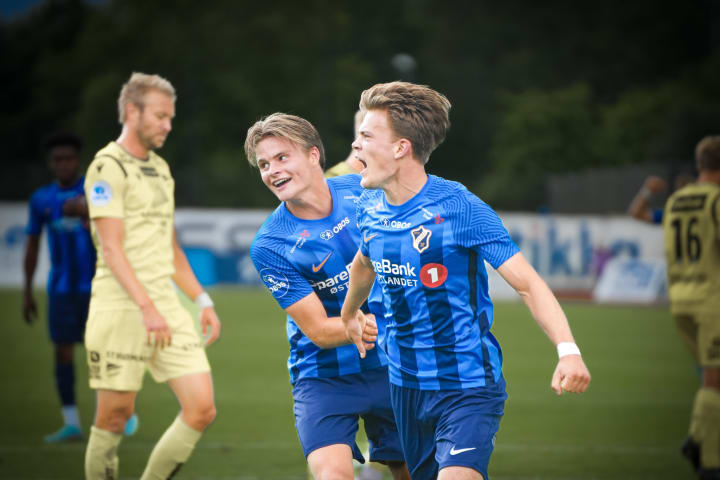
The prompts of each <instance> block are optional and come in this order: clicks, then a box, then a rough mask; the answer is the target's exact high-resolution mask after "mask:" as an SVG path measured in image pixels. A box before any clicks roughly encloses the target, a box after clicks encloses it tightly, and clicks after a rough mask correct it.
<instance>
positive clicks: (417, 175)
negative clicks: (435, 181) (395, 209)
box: [382, 159, 428, 205]
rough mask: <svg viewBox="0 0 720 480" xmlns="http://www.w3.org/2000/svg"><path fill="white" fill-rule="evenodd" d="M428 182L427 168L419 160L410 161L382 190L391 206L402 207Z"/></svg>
mask: <svg viewBox="0 0 720 480" xmlns="http://www.w3.org/2000/svg"><path fill="white" fill-rule="evenodd" d="M427 180H428V176H427V173H426V172H425V166H424V165H422V164H421V163H419V162H418V161H417V160H413V159H410V160H409V162H408V163H407V164H406V165H403V166H401V168H400V169H398V171H397V173H396V174H395V175H394V176H393V178H392V179H391V180H390V181H389V182H388V183H386V184H385V185H383V187H382V189H383V191H384V192H385V198H386V199H387V202H388V203H389V204H390V205H402V204H403V203H405V202H407V201H408V200H410V199H411V198H413V197H414V196H415V195H417V194H418V193H419V192H420V190H422V188H423V187H424V186H425V183H426V182H427Z"/></svg>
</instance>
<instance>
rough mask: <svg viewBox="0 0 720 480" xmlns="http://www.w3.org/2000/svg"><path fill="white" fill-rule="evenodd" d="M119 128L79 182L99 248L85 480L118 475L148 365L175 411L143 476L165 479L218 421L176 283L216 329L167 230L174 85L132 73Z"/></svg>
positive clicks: (207, 329) (206, 325)
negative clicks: (169, 393)
mask: <svg viewBox="0 0 720 480" xmlns="http://www.w3.org/2000/svg"><path fill="white" fill-rule="evenodd" d="M118 109H119V116H120V123H121V124H122V133H121V134H120V137H119V138H118V140H117V141H115V142H110V143H109V144H108V145H107V146H106V147H105V148H103V149H102V150H100V151H99V152H98V153H97V155H96V156H95V159H94V160H93V162H92V163H91V164H90V167H89V168H88V172H87V175H86V180H85V192H86V196H87V199H88V208H89V214H90V218H91V219H92V225H91V228H92V237H93V241H94V243H95V246H96V248H97V251H98V260H97V268H96V273H95V277H94V279H93V283H92V297H91V301H90V313H89V317H88V323H87V330H86V334H85V345H86V349H87V355H88V365H89V376H90V387H91V388H94V389H96V390H97V412H96V416H95V425H94V426H93V427H92V430H91V434H90V439H89V441H88V445H87V451H86V455H85V474H86V477H87V478H88V479H103V480H108V479H116V478H118V457H117V448H118V446H119V444H120V440H121V439H122V435H121V432H122V429H123V427H124V425H125V421H126V420H127V419H128V418H129V417H130V415H132V413H133V409H134V405H135V398H136V396H137V392H138V391H139V390H140V388H141V386H142V379H143V375H144V373H145V369H146V368H147V369H148V370H150V373H151V374H152V376H153V378H154V379H155V381H157V382H167V383H168V385H169V386H170V388H171V389H172V390H173V392H174V393H175V395H176V397H177V399H178V402H179V403H180V408H181V410H180V413H179V415H178V416H177V418H176V419H175V421H174V422H173V423H172V425H170V427H169V428H168V429H167V430H166V432H165V434H164V435H163V436H162V437H161V438H160V440H159V441H158V443H157V444H156V445H155V447H154V449H153V451H152V453H151V454H150V459H149V461H148V464H147V466H146V468H145V471H144V473H143V474H142V477H141V478H142V479H166V478H170V477H171V476H172V475H173V474H174V473H175V472H177V470H178V469H179V468H180V467H181V466H182V465H183V464H184V463H185V462H186V461H187V459H188V458H189V457H190V454H191V453H192V450H193V448H194V446H195V444H196V443H197V442H198V440H199V439H200V436H201V435H202V432H203V430H204V429H205V428H206V427H207V426H208V425H209V424H210V423H211V422H212V421H213V419H214V418H215V402H214V398H213V384H212V378H211V376H210V365H209V364H208V360H207V357H206V355H205V350H204V345H203V340H202V338H201V337H200V335H199V334H198V332H197V330H196V328H195V324H194V321H193V319H192V317H191V316H190V314H189V313H188V312H187V310H185V309H184V308H182V307H181V306H180V303H179V300H178V297H177V294H176V293H175V290H174V287H173V285H172V282H173V281H174V282H175V284H176V285H177V286H178V287H179V289H180V290H182V291H183V293H184V294H185V295H187V296H188V297H189V298H191V299H194V300H195V302H196V304H197V305H198V306H199V307H200V323H201V324H202V330H203V334H205V335H206V337H207V341H206V343H207V344H210V343H212V342H214V341H215V340H216V339H217V338H218V336H219V334H220V321H219V320H218V318H217V315H216V314H215V311H214V309H213V304H212V300H210V297H209V296H208V295H207V293H205V292H204V291H203V289H202V287H201V286H200V284H199V282H198V281H197V279H196V277H195V275H194V274H193V271H192V269H191V268H190V264H189V263H188V261H187V258H186V257H185V254H184V253H183V251H182V249H181V248H180V246H179V245H178V242H177V238H176V234H175V230H174V227H173V215H174V207H175V202H174V200H173V196H174V181H173V178H172V175H171V173H170V169H169V168H168V165H167V163H166V162H165V160H163V159H162V158H160V157H159V156H158V155H157V154H156V153H155V152H154V150H155V149H158V148H160V147H162V145H163V144H164V142H165V139H166V138H167V135H168V133H169V132H170V129H171V123H172V119H173V117H174V115H175V90H174V88H173V86H172V85H171V84H170V82H168V81H167V80H165V79H164V78H162V77H159V76H157V75H146V74H142V73H134V74H133V75H132V76H131V77H130V80H129V81H128V82H127V83H126V84H125V85H124V86H123V88H122V91H121V92H120V98H119V99H118Z"/></svg>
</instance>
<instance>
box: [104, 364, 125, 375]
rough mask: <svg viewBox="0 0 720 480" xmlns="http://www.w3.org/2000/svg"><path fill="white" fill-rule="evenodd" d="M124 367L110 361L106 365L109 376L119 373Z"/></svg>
mask: <svg viewBox="0 0 720 480" xmlns="http://www.w3.org/2000/svg"><path fill="white" fill-rule="evenodd" d="M121 368H122V366H121V365H118V364H117V363H110V362H108V363H107V364H106V365H105V371H106V372H107V375H108V377H115V376H117V374H118V373H120V369H121Z"/></svg>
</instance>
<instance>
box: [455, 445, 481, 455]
mask: <svg viewBox="0 0 720 480" xmlns="http://www.w3.org/2000/svg"><path fill="white" fill-rule="evenodd" d="M470 450H477V447H470V448H458V449H455V445H453V447H452V448H451V449H450V455H457V454H458V453H463V452H469V451H470Z"/></svg>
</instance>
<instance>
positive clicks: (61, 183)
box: [55, 174, 80, 188]
mask: <svg viewBox="0 0 720 480" xmlns="http://www.w3.org/2000/svg"><path fill="white" fill-rule="evenodd" d="M79 179H80V175H79V174H75V176H73V177H72V178H71V179H70V180H65V181H62V180H60V179H59V178H56V179H55V181H56V182H57V184H58V185H59V186H60V188H70V187H72V186H73V185H75V184H76V183H77V181H78V180H79Z"/></svg>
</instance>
